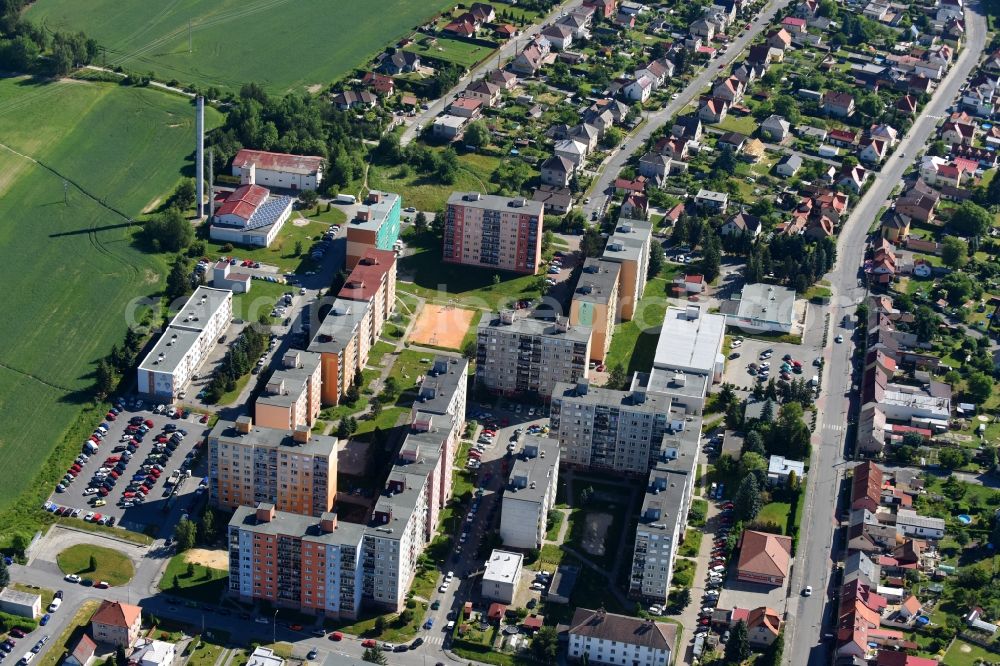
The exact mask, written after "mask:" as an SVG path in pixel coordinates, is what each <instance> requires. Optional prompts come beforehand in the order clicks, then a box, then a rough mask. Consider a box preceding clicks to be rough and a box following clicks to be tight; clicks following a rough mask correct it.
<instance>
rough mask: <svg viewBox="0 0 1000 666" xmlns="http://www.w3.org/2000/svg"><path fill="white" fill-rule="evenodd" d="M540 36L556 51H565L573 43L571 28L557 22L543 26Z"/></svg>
mask: <svg viewBox="0 0 1000 666" xmlns="http://www.w3.org/2000/svg"><path fill="white" fill-rule="evenodd" d="M542 37H544V38H545V39H547V40H548V41H549V44H551V45H552V48H553V49H555V50H556V51H565V50H566V49H568V48H569V47H570V46H571V45H572V44H573V30H572V29H570V28H569V27H567V26H565V25H560V24H558V23H556V24H554V25H550V26H547V27H545V28H544V29H543V30H542Z"/></svg>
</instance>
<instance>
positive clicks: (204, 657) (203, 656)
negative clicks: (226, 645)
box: [187, 641, 222, 666]
mask: <svg viewBox="0 0 1000 666" xmlns="http://www.w3.org/2000/svg"><path fill="white" fill-rule="evenodd" d="M220 654H222V646H221V645H216V644H215V643H206V642H205V641H198V647H196V648H195V649H194V651H193V652H192V653H191V655H190V656H189V657H188V660H187V664H189V665H190V666H213V664H215V661H216V660H217V659H218V658H219V655H220Z"/></svg>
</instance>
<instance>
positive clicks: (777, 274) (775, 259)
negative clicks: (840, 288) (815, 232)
mask: <svg viewBox="0 0 1000 666" xmlns="http://www.w3.org/2000/svg"><path fill="white" fill-rule="evenodd" d="M836 260H837V243H836V241H835V240H834V239H833V238H824V239H822V240H820V241H818V242H815V243H812V242H809V241H808V240H806V239H805V238H804V237H803V236H801V235H795V236H783V235H778V236H774V237H773V238H771V239H770V240H768V241H763V240H760V241H757V242H756V243H754V245H753V248H752V249H751V251H750V257H749V259H748V260H747V264H746V268H745V270H744V277H745V278H746V281H747V282H763V281H764V279H765V278H769V277H770V276H771V275H773V279H774V280H776V281H778V282H779V283H784V284H787V285H788V286H790V287H792V288H794V289H795V290H796V291H797V292H799V293H802V292H804V291H806V290H807V289H808V288H809V287H810V286H811V285H812V284H814V283H815V282H816V280H818V279H819V278H820V277H822V276H823V275H825V274H826V273H827V272H828V271H829V270H830V269H831V268H833V264H834V262H836Z"/></svg>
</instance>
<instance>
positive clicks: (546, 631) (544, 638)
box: [531, 626, 559, 664]
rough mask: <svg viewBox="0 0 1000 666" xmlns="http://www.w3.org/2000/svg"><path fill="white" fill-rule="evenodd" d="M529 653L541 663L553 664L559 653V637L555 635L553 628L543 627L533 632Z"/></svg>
mask: <svg viewBox="0 0 1000 666" xmlns="http://www.w3.org/2000/svg"><path fill="white" fill-rule="evenodd" d="M531 651H532V652H533V653H534V655H535V657H536V658H537V659H538V660H539V661H541V662H542V663H549V664H554V663H555V662H556V655H557V653H558V651H559V635H558V634H556V629H555V627H551V626H545V627H542V628H541V629H539V630H538V631H537V632H535V638H534V640H532V641H531Z"/></svg>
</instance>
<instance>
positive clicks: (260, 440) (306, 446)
mask: <svg viewBox="0 0 1000 666" xmlns="http://www.w3.org/2000/svg"><path fill="white" fill-rule="evenodd" d="M209 437H211V438H213V439H218V440H219V442H220V443H226V442H230V443H238V444H242V445H244V446H256V447H263V448H273V449H276V448H279V447H281V448H283V449H287V450H288V452H289V453H303V454H307V455H326V456H335V455H336V451H337V438H336V437H331V436H329V435H316V434H314V433H310V434H309V441H308V442H301V443H300V442H296V441H295V440H294V439H293V438H292V433H291V431H289V430H278V429H277V428H262V427H261V426H258V425H252V426H251V427H250V432H247V433H242V432H239V431H238V430H237V429H236V422H235V421H223V420H219V421H218V422H217V423H216V424H215V427H214V428H212V432H211V433H210V434H209Z"/></svg>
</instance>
